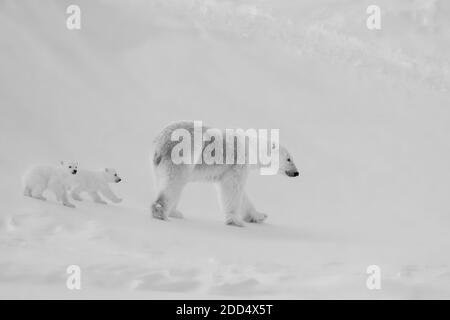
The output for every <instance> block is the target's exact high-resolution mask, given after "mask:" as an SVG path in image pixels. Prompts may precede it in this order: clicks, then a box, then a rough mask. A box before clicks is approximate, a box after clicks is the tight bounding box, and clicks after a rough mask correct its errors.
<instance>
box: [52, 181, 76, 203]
mask: <svg viewBox="0 0 450 320" xmlns="http://www.w3.org/2000/svg"><path fill="white" fill-rule="evenodd" d="M52 189H53V191H54V192H55V194H56V199H57V200H58V201H61V203H62V204H63V206H66V207H69V208H75V206H74V205H73V204H71V203H70V202H69V198H68V197H67V190H66V188H65V187H63V186H59V187H53V188H52Z"/></svg>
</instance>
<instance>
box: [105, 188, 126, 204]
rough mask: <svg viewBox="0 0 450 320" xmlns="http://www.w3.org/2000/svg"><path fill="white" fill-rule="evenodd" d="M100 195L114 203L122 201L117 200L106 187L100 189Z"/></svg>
mask: <svg viewBox="0 0 450 320" xmlns="http://www.w3.org/2000/svg"><path fill="white" fill-rule="evenodd" d="M100 193H101V194H102V195H103V196H105V197H106V198H107V199H109V200H111V201H112V202H114V203H119V202H122V199H120V198H118V197H117V196H116V195H115V194H114V192H112V190H111V189H110V188H109V187H108V186H105V187H103V188H102V189H100Z"/></svg>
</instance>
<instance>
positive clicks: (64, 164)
mask: <svg viewBox="0 0 450 320" xmlns="http://www.w3.org/2000/svg"><path fill="white" fill-rule="evenodd" d="M59 166H60V167H61V168H62V169H63V170H64V171H65V172H67V173H69V174H77V171H78V163H77V162H75V161H61V162H60V163H59Z"/></svg>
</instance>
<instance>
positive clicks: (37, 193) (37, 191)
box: [31, 185, 47, 201]
mask: <svg viewBox="0 0 450 320" xmlns="http://www.w3.org/2000/svg"><path fill="white" fill-rule="evenodd" d="M45 189H46V187H45V186H44V185H39V186H35V187H34V188H33V189H32V190H31V196H32V197H33V198H35V199H38V200H42V201H45V200H47V199H46V198H45V197H44V196H43V195H42V194H43V193H44V191H45Z"/></svg>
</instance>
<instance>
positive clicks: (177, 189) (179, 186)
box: [152, 181, 184, 220]
mask: <svg viewBox="0 0 450 320" xmlns="http://www.w3.org/2000/svg"><path fill="white" fill-rule="evenodd" d="M183 187H184V183H182V182H180V181H175V182H174V183H171V184H168V187H166V188H164V189H163V190H162V191H160V192H159V195H158V197H157V198H156V201H155V202H154V203H153V204H152V215H153V218H156V219H161V220H167V218H168V217H169V216H170V217H175V218H182V217H183V215H182V214H181V213H180V212H179V211H177V210H176V208H177V205H178V201H179V199H180V196H181V191H182V190H183Z"/></svg>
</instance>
